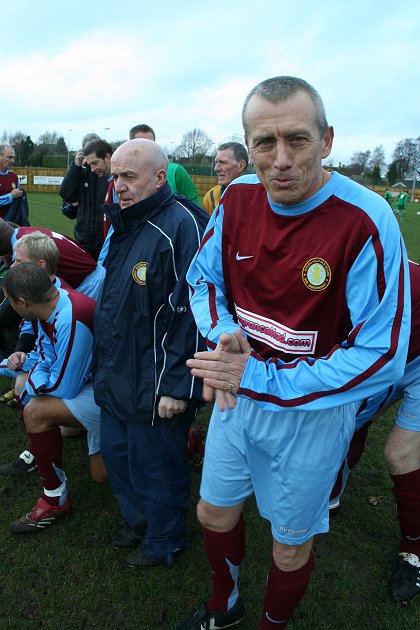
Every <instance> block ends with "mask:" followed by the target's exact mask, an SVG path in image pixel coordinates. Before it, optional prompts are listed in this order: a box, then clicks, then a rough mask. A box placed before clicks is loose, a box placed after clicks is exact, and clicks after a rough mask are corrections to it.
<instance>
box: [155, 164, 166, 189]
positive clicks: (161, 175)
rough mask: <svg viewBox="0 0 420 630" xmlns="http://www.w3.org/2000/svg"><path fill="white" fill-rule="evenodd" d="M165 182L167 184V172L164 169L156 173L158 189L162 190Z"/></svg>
mask: <svg viewBox="0 0 420 630" xmlns="http://www.w3.org/2000/svg"><path fill="white" fill-rule="evenodd" d="M165 182H166V171H165V169H164V168H162V169H160V170H159V171H158V172H157V173H156V185H157V187H158V188H160V187H161V186H163V184H164V183H165Z"/></svg>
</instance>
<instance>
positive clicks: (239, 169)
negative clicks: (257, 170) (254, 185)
mask: <svg viewBox="0 0 420 630" xmlns="http://www.w3.org/2000/svg"><path fill="white" fill-rule="evenodd" d="M245 169H246V162H245V161H244V160H239V162H238V160H237V159H236V158H235V155H234V153H233V151H232V149H222V150H221V151H218V152H217V153H216V159H215V162H214V170H215V171H216V174H217V183H218V184H220V186H227V185H228V184H230V182H232V181H233V180H234V179H236V178H237V177H240V176H241V175H242V174H243V172H244V170H245Z"/></svg>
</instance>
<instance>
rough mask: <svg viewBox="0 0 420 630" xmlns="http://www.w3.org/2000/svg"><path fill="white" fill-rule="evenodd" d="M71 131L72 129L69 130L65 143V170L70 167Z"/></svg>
mask: <svg viewBox="0 0 420 630" xmlns="http://www.w3.org/2000/svg"><path fill="white" fill-rule="evenodd" d="M72 131H73V129H69V137H68V142H67V168H69V166H70V134H71V132H72Z"/></svg>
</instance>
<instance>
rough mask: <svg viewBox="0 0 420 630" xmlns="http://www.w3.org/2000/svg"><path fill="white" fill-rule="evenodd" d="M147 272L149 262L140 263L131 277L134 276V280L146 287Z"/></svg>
mask: <svg viewBox="0 0 420 630" xmlns="http://www.w3.org/2000/svg"><path fill="white" fill-rule="evenodd" d="M146 270H147V262H139V263H137V265H135V266H134V267H133V271H132V272H131V275H132V276H133V280H135V281H136V282H137V284H140V285H142V286H144V285H145V284H146Z"/></svg>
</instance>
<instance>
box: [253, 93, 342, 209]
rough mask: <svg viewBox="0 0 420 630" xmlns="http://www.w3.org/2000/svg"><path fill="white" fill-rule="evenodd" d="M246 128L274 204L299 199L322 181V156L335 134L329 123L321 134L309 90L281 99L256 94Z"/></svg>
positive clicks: (289, 202)
mask: <svg viewBox="0 0 420 630" xmlns="http://www.w3.org/2000/svg"><path fill="white" fill-rule="evenodd" d="M246 127H247V128H246V142H247V146H248V150H249V154H250V156H251V158H252V160H253V162H254V165H255V169H256V172H257V175H258V177H259V179H260V181H261V183H262V184H263V186H264V188H265V189H266V190H267V192H268V194H269V196H270V199H271V200H272V201H274V203H279V204H284V205H292V204H296V203H300V202H302V201H305V200H306V199H309V197H312V195H314V194H315V193H316V192H317V191H318V190H319V189H320V188H321V187H322V186H323V185H324V183H325V181H326V172H325V171H324V169H323V168H322V162H321V160H322V158H326V157H327V156H328V155H329V154H330V151H331V147H332V140H333V135H334V134H333V130H332V128H331V127H329V128H328V130H327V131H326V133H325V134H324V136H323V137H322V138H321V137H320V135H321V134H320V130H319V127H318V124H317V120H316V108H315V105H314V103H313V102H312V99H311V98H310V97H309V96H308V94H306V92H302V91H300V92H297V93H296V94H293V95H292V96H291V97H290V98H288V99H287V100H285V101H283V102H279V103H271V102H270V101H268V100H267V99H265V98H262V97H260V96H256V95H254V96H252V97H251V99H250V101H249V103H248V107H247V109H246Z"/></svg>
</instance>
